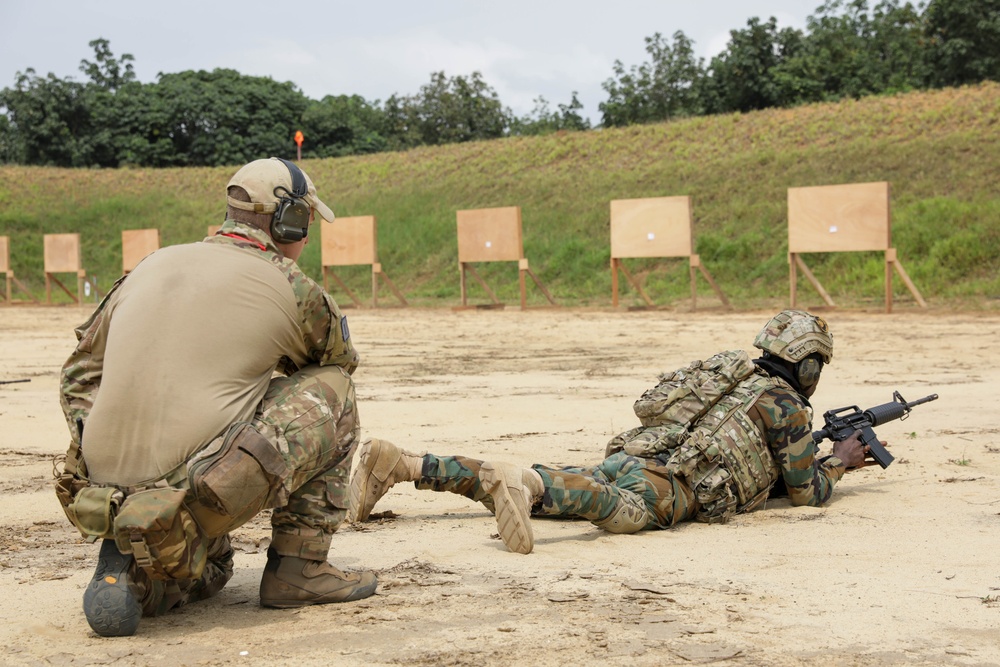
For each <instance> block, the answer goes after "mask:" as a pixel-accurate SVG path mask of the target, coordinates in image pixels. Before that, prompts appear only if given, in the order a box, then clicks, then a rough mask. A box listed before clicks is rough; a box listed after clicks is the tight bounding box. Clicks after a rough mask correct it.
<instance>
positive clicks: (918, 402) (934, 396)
mask: <svg viewBox="0 0 1000 667" xmlns="http://www.w3.org/2000/svg"><path fill="white" fill-rule="evenodd" d="M937 398H938V395H937V394H931V395H930V396H924V397H923V398H918V399H917V400H915V401H912V402H910V403H907V404H906V407H908V408H912V407H913V406H914V405H923V404H924V403H930V402H931V401H936V400H937Z"/></svg>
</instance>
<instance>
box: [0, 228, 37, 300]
mask: <svg viewBox="0 0 1000 667" xmlns="http://www.w3.org/2000/svg"><path fill="white" fill-rule="evenodd" d="M0 273H2V274H3V275H4V283H5V289H4V301H3V305H5V306H9V305H11V304H13V303H15V302H14V299H13V289H12V286H13V285H17V287H18V289H20V290H21V291H22V292H24V293H25V294H26V295H27V296H28V298H29V299H30V301H29V303H36V301H35V297H34V296H33V295H32V294H31V292H29V291H28V288H27V287H25V286H24V283H22V282H21V281H20V280H18V279H17V278H16V277H15V276H14V270H13V269H12V268H11V266H10V237H9V236H0ZM18 303H20V302H18Z"/></svg>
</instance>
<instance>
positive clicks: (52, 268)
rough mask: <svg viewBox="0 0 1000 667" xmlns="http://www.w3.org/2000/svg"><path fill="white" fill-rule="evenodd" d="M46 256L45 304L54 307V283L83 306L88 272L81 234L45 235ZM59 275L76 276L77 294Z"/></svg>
mask: <svg viewBox="0 0 1000 667" xmlns="http://www.w3.org/2000/svg"><path fill="white" fill-rule="evenodd" d="M43 242H44V254H45V303H46V304H48V305H52V283H55V284H56V285H58V286H59V287H60V288H62V291H64V292H66V294H68V295H69V297H70V298H71V299H73V301H74V302H76V303H77V304H79V305H83V281H84V279H85V278H86V277H87V272H86V271H84V270H83V261H82V259H81V254H80V235H79V234H45V236H44V237H43ZM57 273H72V274H75V275H76V294H75V295H74V294H73V293H72V292H71V291H69V289H68V288H67V287H66V286H65V285H64V284H63V283H62V282H61V281H60V280H59V279H58V278H57V277H56V275H55V274H57Z"/></svg>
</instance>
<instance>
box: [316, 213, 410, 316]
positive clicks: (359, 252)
mask: <svg viewBox="0 0 1000 667" xmlns="http://www.w3.org/2000/svg"><path fill="white" fill-rule="evenodd" d="M320 224H321V227H320V241H321V255H322V258H321V264H322V267H323V268H322V270H323V287H324V288H326V289H327V291H329V287H328V286H327V285H328V281H327V277H332V278H333V279H334V281H336V283H337V284H338V285H340V288H341V289H342V290H344V292H346V293H347V295H348V296H349V297H350V298H351V300H352V301H353V302H354V305H356V306H358V307H361V306H362V303H361V300H360V299H359V298H358V297H357V296H356V295H355V294H354V292H353V291H351V288H350V287H348V286H347V284H346V283H344V281H343V280H341V279H340V277H339V276H337V274H336V273H334V272H333V267H335V266H364V265H370V266H371V269H372V308H377V307H378V291H379V279H380V278H381V279H382V280H383V281H384V282H385V284H386V285H388V286H389V289H390V290H392V293H393V294H395V295H396V298H397V299H399V301H400V303H402V304H403V305H404V306H408V305H409V303H407V301H406V297H404V296H403V295H402V294H401V293H400V291H399V290H398V289H396V285H395V284H393V282H392V280H390V279H389V275H388V274H387V273H386V272H385V271H384V270H383V269H382V264H381V263H380V262H379V261H378V227H377V225H376V223H375V216H373V215H364V216H356V217H352V218H337V219H336V220H335V221H334V222H327V221H325V220H323V221H322V222H321V223H320Z"/></svg>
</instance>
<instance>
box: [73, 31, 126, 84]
mask: <svg viewBox="0 0 1000 667" xmlns="http://www.w3.org/2000/svg"><path fill="white" fill-rule="evenodd" d="M88 46H90V48H92V49H94V62H90V61H89V60H81V61H80V71H81V72H83V73H84V74H86V75H87V77H88V78H89V79H90V80H91V82H93V83H94V84H95V85H97V86H100V87H101V88H104V89H106V90H109V91H111V92H114V91H116V90H118V89H119V88H121V87H122V86H124V85H126V84H128V83H131V82H133V81H135V71H134V70H133V68H132V62H133V61H134V60H135V58H133V57H132V54H130V53H123V54H122V57H121V58H115V56H114V54H113V53H112V52H111V44H110V42H108V40H106V39H103V38H100V39H95V40H94V41H92V42H90V43H89V44H88Z"/></svg>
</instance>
